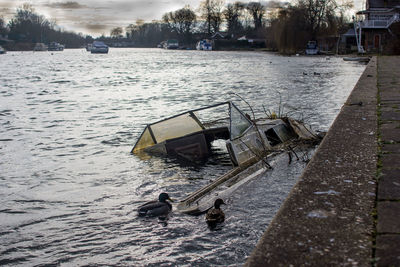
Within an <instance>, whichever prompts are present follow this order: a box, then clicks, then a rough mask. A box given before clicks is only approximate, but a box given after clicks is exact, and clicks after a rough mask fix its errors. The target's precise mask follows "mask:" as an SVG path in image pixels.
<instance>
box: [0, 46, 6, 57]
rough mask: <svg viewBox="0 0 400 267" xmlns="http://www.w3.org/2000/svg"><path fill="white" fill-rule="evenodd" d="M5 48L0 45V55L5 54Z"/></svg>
mask: <svg viewBox="0 0 400 267" xmlns="http://www.w3.org/2000/svg"><path fill="white" fill-rule="evenodd" d="M5 53H6V50H5V49H4V48H3V47H2V46H1V45H0V55H1V54H5Z"/></svg>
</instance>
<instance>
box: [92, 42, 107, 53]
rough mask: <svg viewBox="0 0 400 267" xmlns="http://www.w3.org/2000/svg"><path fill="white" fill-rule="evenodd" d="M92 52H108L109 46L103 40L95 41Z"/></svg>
mask: <svg viewBox="0 0 400 267" xmlns="http://www.w3.org/2000/svg"><path fill="white" fill-rule="evenodd" d="M90 52H91V53H92V54H107V53H108V46H107V45H106V44H105V43H103V42H101V41H94V42H93V44H92V49H90Z"/></svg>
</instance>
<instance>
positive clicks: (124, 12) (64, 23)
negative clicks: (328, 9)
mask: <svg viewBox="0 0 400 267" xmlns="http://www.w3.org/2000/svg"><path fill="white" fill-rule="evenodd" d="M253 1H254V0H253ZM200 2H201V0H111V1H101V0H75V1H74V0H34V1H33V0H30V1H29V0H0V16H2V17H3V18H4V19H5V20H6V21H8V20H9V19H11V18H12V17H13V15H14V14H15V10H16V8H18V7H20V6H22V4H23V3H29V4H31V5H32V6H33V7H34V8H35V11H36V12H37V13H38V14H40V15H44V16H45V17H46V18H47V19H55V20H56V23H57V25H59V26H61V27H62V28H63V29H64V30H72V31H75V32H81V33H83V34H91V35H93V36H99V35H101V34H105V35H109V34H110V30H111V29H112V28H115V27H123V28H124V27H126V26H128V25H129V24H130V23H134V22H135V21H136V20H137V19H143V20H145V21H151V20H160V19H161V17H162V15H163V14H164V13H166V12H169V11H174V10H177V9H179V8H182V7H184V6H185V5H190V6H191V7H192V8H193V9H197V8H198V6H199V3H200ZM225 2H226V3H230V2H235V0H232V1H230V0H226V1H225ZM242 2H249V1H246V0H243V1H242ZM357 7H358V5H357V6H356V8H357Z"/></svg>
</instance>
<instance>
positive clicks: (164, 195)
mask: <svg viewBox="0 0 400 267" xmlns="http://www.w3.org/2000/svg"><path fill="white" fill-rule="evenodd" d="M167 200H169V201H171V202H172V199H171V198H170V197H169V195H168V194H167V193H161V194H160V195H159V196H158V201H160V202H164V203H165V201H167Z"/></svg>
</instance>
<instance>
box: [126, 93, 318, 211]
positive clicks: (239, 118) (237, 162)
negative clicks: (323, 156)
mask: <svg viewBox="0 0 400 267" xmlns="http://www.w3.org/2000/svg"><path fill="white" fill-rule="evenodd" d="M217 139H224V140H225V144H226V148H227V151H228V153H229V157H230V160H231V162H232V166H233V167H232V169H231V170H229V171H228V172H227V173H225V174H224V175H222V176H220V177H218V178H217V179H216V180H214V181H213V182H212V183H210V184H208V185H206V186H205V187H203V188H200V189H198V190H196V191H194V192H193V193H191V194H189V195H188V196H187V197H185V198H184V199H183V200H181V201H180V202H179V204H178V205H177V210H178V211H180V212H183V213H187V214H193V215H196V214H200V213H203V212H205V211H207V210H208V209H209V208H211V207H212V206H213V203H214V201H215V200H216V199H217V198H226V197H227V196H229V194H231V193H232V192H233V191H234V190H236V189H237V188H238V187H239V186H240V185H242V184H243V183H246V182H247V181H249V180H250V179H254V178H256V177H258V176H259V175H262V174H263V173H264V172H265V171H267V170H268V169H270V168H271V166H270V165H269V164H268V158H269V157H273V156H274V155H276V154H277V153H282V152H284V151H289V150H292V147H293V145H294V144H296V143H302V144H304V143H308V144H315V141H319V140H320V139H321V138H320V136H319V135H317V134H316V133H315V132H313V131H312V130H311V129H310V128H309V127H307V126H306V125H304V124H303V123H301V122H299V121H297V120H294V119H291V118H283V119H282V118H274V117H272V118H265V119H258V120H255V119H251V117H250V116H249V115H248V114H246V113H244V112H243V111H241V110H240V109H239V108H238V106H237V105H235V104H234V103H233V102H231V101H229V102H223V103H219V104H216V105H211V106H207V107H202V108H199V109H193V110H189V111H186V112H183V113H181V114H178V115H175V116H172V117H169V118H166V119H163V120H160V121H157V122H155V123H152V124H148V125H147V126H146V127H145V129H144V131H143V132H142V134H141V136H140V138H139V139H138V141H137V142H136V144H135V146H134V147H133V149H132V151H131V152H132V153H134V154H140V153H142V152H145V153H147V154H152V155H165V156H169V157H176V158H183V159H185V160H189V161H193V162H198V161H202V160H204V159H207V158H208V157H209V156H210V154H211V143H212V142H213V141H215V140H217Z"/></svg>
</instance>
